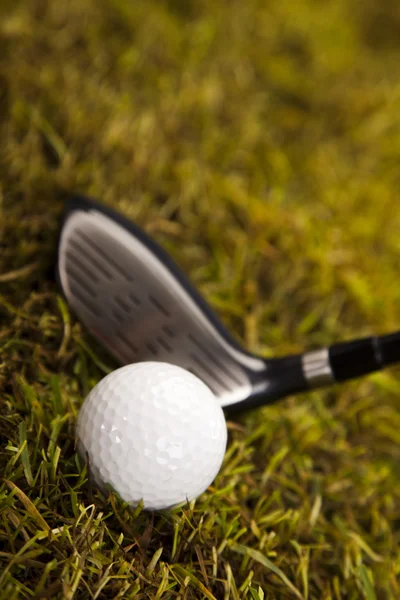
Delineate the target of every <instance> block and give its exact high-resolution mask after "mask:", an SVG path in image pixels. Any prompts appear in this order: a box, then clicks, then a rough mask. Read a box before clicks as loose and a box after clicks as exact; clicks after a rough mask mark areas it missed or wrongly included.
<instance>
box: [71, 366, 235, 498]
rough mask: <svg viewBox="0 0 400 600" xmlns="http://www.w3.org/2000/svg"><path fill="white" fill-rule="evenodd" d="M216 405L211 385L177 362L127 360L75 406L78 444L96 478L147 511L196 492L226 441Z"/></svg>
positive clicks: (219, 458) (214, 467) (215, 466)
mask: <svg viewBox="0 0 400 600" xmlns="http://www.w3.org/2000/svg"><path fill="white" fill-rule="evenodd" d="M226 439H227V430H226V423H225V417H224V414H223V411H222V409H221V407H220V405H219V404H218V401H217V399H216V398H215V396H214V394H213V393H212V392H211V390H210V389H209V388H208V387H207V386H206V385H205V384H204V383H203V382H202V381H201V380H200V379H198V378H197V377H196V376H195V375H192V373H189V371H186V370H185V369H182V368H181V367H177V366H175V365H170V364H167V363H160V362H142V363H136V364H133V365H127V366H125V367H122V368H120V369H117V370H116V371H113V372H112V373H110V374H109V375H107V376H106V377H104V379H102V380H101V381H100V382H99V383H98V384H97V385H96V386H95V387H94V388H93V389H92V391H91V392H90V393H89V395H88V396H87V398H86V400H85V402H84V403H83V406H82V409H81V411H80V413H79V417H78V424H77V442H78V443H77V445H78V451H79V453H80V454H81V456H82V458H83V460H84V461H87V462H88V468H89V471H90V474H91V476H92V478H93V479H94V481H95V483H96V485H98V487H100V488H101V489H103V490H104V491H105V490H107V489H109V488H111V489H113V490H114V491H115V492H117V493H118V494H119V496H120V497H121V498H122V499H123V500H125V501H126V502H129V503H130V504H132V505H133V506H134V505H137V504H138V503H139V501H140V500H143V503H144V507H145V508H146V509H148V510H160V509H165V508H169V507H172V506H174V505H176V504H179V503H181V502H184V501H186V500H192V499H193V498H196V497H197V496H199V495H200V494H201V493H202V492H204V490H205V489H206V488H207V487H208V486H209V485H210V484H211V483H212V481H213V480H214V478H215V476H216V475H217V473H218V471H219V469H220V467H221V463H222V460H223V457H224V452H225V448H226Z"/></svg>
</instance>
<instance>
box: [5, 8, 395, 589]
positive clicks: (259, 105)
mask: <svg viewBox="0 0 400 600" xmlns="http://www.w3.org/2000/svg"><path fill="white" fill-rule="evenodd" d="M399 40H400V9H399V6H398V3H397V2H395V1H394V0H393V1H391V2H390V1H388V2H386V3H382V2H379V0H368V1H366V2H363V3H360V2H356V0H325V1H324V2H322V1H321V2H317V1H314V2H312V1H311V0H297V2H289V1H288V0H270V1H267V0H265V1H261V0H246V1H245V2H243V1H239V0H231V1H229V2H228V1H227V0H225V1H221V2H215V1H214V0H186V1H183V0H182V1H181V2H180V1H179V0H169V1H167V0H146V1H144V0H137V1H135V2H134V1H133V0H97V1H94V0H85V1H84V2H83V1H82V0H69V1H66V0H60V1H57V2H52V1H51V0H40V1H39V0H25V1H22V0H13V1H11V0H3V1H2V3H1V6H0V134H1V147H0V231H1V237H0V249H1V253H0V398H1V400H0V439H1V450H0V474H1V475H2V479H1V487H0V599H1V600H15V599H17V598H32V599H36V600H39V599H43V598H49V599H50V598H51V599H56V600H57V599H61V598H65V599H72V598H74V599H76V600H86V599H94V598H98V599H102V598H107V599H108V598H110V599H111V598H113V599H117V598H121V599H131V598H138V599H146V598H152V599H163V600H167V599H181V600H184V599H186V600H191V599H193V598H208V599H216V600H228V599H232V600H237V599H239V598H240V599H245V600H261V599H264V600H267V599H268V600H275V599H292V598H293V599H294V598H298V599H300V598H302V599H303V600H339V599H341V600H342V599H343V600H359V599H366V600H375V599H376V600H386V599H394V600H396V599H398V598H400V576H399V573H400V553H399V542H400V525H399V523H400V482H399V466H398V465H399V459H400V445H399V443H400V412H399V408H400V381H399V370H398V369H397V370H396V369H394V368H393V369H391V370H388V371H386V372H384V373H380V374H376V375H373V376H371V377H369V378H367V379H364V380H360V381H357V382H353V383H351V384H347V385H345V386H341V387H339V386H338V387H336V388H334V389H330V390H326V391H318V392H310V393H308V394H306V395H303V396H300V397H296V398H289V399H287V400H285V401H284V402H282V403H281V404H279V405H277V406H274V407H270V408H265V409H261V410H257V411H255V412H253V413H251V414H248V415H243V416H242V417H241V418H240V420H239V421H237V422H231V423H229V444H228V449H227V453H226V457H225V461H224V465H223V468H222V470H221V473H220V475H219V476H218V478H217V479H216V481H215V482H214V484H213V486H212V487H211V488H210V489H209V490H208V491H207V492H206V493H205V494H203V495H202V497H201V498H199V499H198V501H197V502H195V503H194V502H193V503H192V504H191V505H190V506H186V507H184V508H183V509H176V510H174V511H172V512H170V513H165V514H164V513H157V514H154V515H151V514H147V513H145V512H143V511H142V510H141V509H140V508H139V509H135V510H131V509H129V507H127V506H125V505H124V504H123V503H122V502H121V501H120V500H118V499H117V498H116V497H113V496H111V497H109V498H107V499H105V498H102V497H101V496H100V495H99V493H98V492H97V491H96V490H95V489H91V487H90V486H89V484H88V482H87V476H86V472H85V471H80V469H79V467H78V464H77V458H76V454H75V449H74V427H75V423H76V418H77V414H78V411H79V407H80V405H81V403H82V401H83V399H84V397H85V395H86V394H87V392H88V390H89V389H90V388H91V387H92V386H93V385H94V384H95V383H96V382H97V381H98V380H99V379H100V378H101V377H102V376H103V375H104V373H105V372H106V371H107V369H110V368H113V367H114V366H115V365H113V364H112V361H111V360H110V359H109V358H108V357H107V356H106V355H105V354H104V352H103V351H102V350H101V348H99V347H97V345H96V344H95V343H94V342H93V340H91V339H90V338H89V337H88V335H87V334H86V332H85V331H84V329H83V328H82V327H81V325H80V324H79V322H77V321H76V319H75V318H74V316H73V315H71V314H70V313H69V311H68V308H67V307H66V306H65V304H64V302H63V301H62V299H61V298H60V296H59V291H58V289H57V286H56V284H55V283H54V281H53V278H52V276H51V273H52V265H53V263H54V257H55V247H56V243H57V231H58V222H59V215H60V212H61V210H62V202H63V194H62V190H78V191H80V192H84V193H87V194H91V195H93V196H95V197H99V198H101V199H102V200H104V201H105V202H106V203H108V204H110V205H113V206H114V207H116V208H118V209H119V210H121V211H122V212H124V213H125V214H126V215H127V216H129V217H130V218H131V219H134V220H136V222H138V223H139V224H140V225H142V226H143V227H144V228H145V229H146V230H147V231H149V232H151V234H152V235H153V236H154V237H155V238H156V239H157V240H158V241H159V242H160V243H162V244H163V245H164V246H165V247H166V248H167V249H168V250H169V252H170V253H171V254H172V255H173V256H174V257H175V259H176V260H177V261H178V262H179V264H180V265H181V266H182V267H183V268H184V269H185V270H186V272H187V273H189V274H190V276H191V279H192V280H193V281H194V282H195V284H196V285H197V286H198V287H199V288H200V289H201V290H202V292H203V293H204V295H205V296H206V297H207V299H208V300H209V301H210V303H211V304H212V305H213V306H214V307H215V309H216V310H217V311H218V312H219V314H220V315H221V317H222V318H223V319H224V321H225V323H226V324H227V325H228V327H229V328H230V329H231V330H232V331H234V332H235V334H236V335H237V337H238V339H240V340H242V341H243V342H244V343H245V344H246V346H247V347H248V348H249V349H251V350H252V351H254V352H257V353H261V354H263V355H264V356H275V355H283V354H286V353H290V352H298V351H301V350H302V349H304V348H314V347H318V346H320V345H323V344H326V343H332V342H334V341H337V340H340V339H349V338H351V337H353V336H361V335H366V334H373V333H385V332H389V331H392V330H394V329H396V328H398V327H399V325H400V285H399V281H400V279H399V264H400V260H399V259H400V241H399V232H400V210H399V183H400V177H399V155H400V116H399V115H400V85H399V74H400V73H399V71H400V67H399V64H400V56H399V51H400V42H399Z"/></svg>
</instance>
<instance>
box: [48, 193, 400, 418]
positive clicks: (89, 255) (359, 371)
mask: <svg viewBox="0 0 400 600" xmlns="http://www.w3.org/2000/svg"><path fill="white" fill-rule="evenodd" d="M57 279H58V282H59V285H60V286H61V289H62V291H63V294H64V296H65V298H66V300H67V301H68V303H69V305H70V306H71V308H72V309H73V311H74V313H75V314H76V316H77V317H79V319H80V320H81V321H82V322H83V323H84V325H85V326H86V327H87V329H88V330H89V331H90V332H91V334H92V335H93V336H94V337H95V338H97V339H98V340H99V341H100V342H101V343H102V344H103V345H104V346H105V347H106V348H107V349H108V351H109V352H110V353H111V354H112V355H113V356H114V357H115V358H116V359H117V360H118V361H119V362H120V363H122V364H129V363H135V362H139V361H149V360H151V361H162V362H168V363H172V364H175V365H178V366H181V367H183V368H185V369H187V370H188V371H191V372H192V373H193V374H195V375H197V376H198V377H199V378H200V379H202V380H203V381H204V382H205V383H206V384H207V385H208V386H209V387H210V388H211V390H212V391H213V392H214V394H215V395H216V396H217V398H218V399H219V401H220V403H221V406H222V407H223V408H224V409H226V410H227V411H228V412H233V411H236V410H243V409H248V408H255V407H257V406H261V405H264V404H269V403H271V402H274V401H276V400H279V399H280V398H283V397H285V396H287V395H290V394H295V393H299V392H303V391H306V390H309V389H311V388H313V387H314V388H315V387H322V386H326V385H329V384H333V383H335V382H341V381H345V380H347V379H353V378H356V377H359V376H361V375H365V374H368V373H371V372H373V371H377V370H380V369H383V368H384V367H386V366H388V365H390V364H392V363H395V362H399V361H400V332H396V333H392V334H389V335H384V336H379V337H368V338H363V339H356V340H352V341H349V342H344V343H338V344H334V345H332V346H330V347H326V348H322V349H320V350H315V351H311V352H305V353H304V354H298V355H293V356H286V357H283V358H274V359H264V358H262V357H260V356H256V355H254V354H251V353H249V352H247V351H246V350H244V349H243V348H241V347H240V345H239V344H238V343H237V342H236V341H235V340H234V339H233V338H232V337H231V335H230V334H229V333H228V332H227V330H226V329H225V327H224V326H223V324H222V323H221V321H220V320H219V319H218V317H217V316H216V315H215V314H214V312H213V311H212V309H211V308H210V307H209V305H208V304H207V303H206V301H205V300H204V298H203V297H202V296H201V295H200V293H199V292H198V291H197V290H196V289H195V288H194V287H193V286H192V284H191V283H190V282H189V281H188V280H187V278H186V277H185V275H184V274H183V273H182V272H181V271H180V269H179V268H178V267H177V266H176V265H175V263H174V262H173V261H172V259H171V258H170V257H169V256H168V254H167V253H166V252H165V251H164V250H163V249H162V248H161V247H160V246H159V245H158V244H157V243H156V242H155V241H154V240H153V239H152V238H151V237H150V236H149V235H147V234H146V233H145V232H144V231H143V230H142V229H140V228H139V227H138V226H137V225H135V224H134V223H132V222H130V221H128V220H127V219H125V218H124V217H123V216H122V215H120V214H119V213H117V212H115V211H114V210H112V209H110V208H108V207H106V206H104V205H102V204H100V203H98V202H97V201H95V200H92V199H89V198H86V197H83V196H74V197H72V198H71V199H70V200H69V201H67V203H66V207H65V212H64V217H63V223H62V228H61V233H60V240H59V246H58V261H57Z"/></svg>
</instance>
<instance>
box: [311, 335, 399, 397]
mask: <svg viewBox="0 0 400 600" xmlns="http://www.w3.org/2000/svg"><path fill="white" fill-rule="evenodd" d="M397 362H400V332H396V333H391V334H389V335H383V336H379V337H368V338H362V339H358V340H352V341H349V342H341V343H338V344H334V345H332V346H330V347H329V348H325V349H322V350H318V351H315V352H309V353H306V354H304V355H303V356H302V365H303V372H304V376H305V379H306V381H307V382H308V385H309V386H310V387H322V386H323V385H327V384H329V383H334V382H340V381H346V380H347V379H354V378H356V377H361V376H362V375H367V374H368V373H372V372H374V371H379V370H381V369H384V368H385V367H387V366H389V365H391V364H394V363H397Z"/></svg>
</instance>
